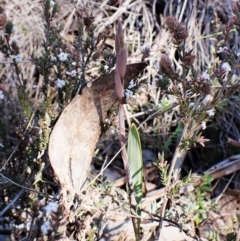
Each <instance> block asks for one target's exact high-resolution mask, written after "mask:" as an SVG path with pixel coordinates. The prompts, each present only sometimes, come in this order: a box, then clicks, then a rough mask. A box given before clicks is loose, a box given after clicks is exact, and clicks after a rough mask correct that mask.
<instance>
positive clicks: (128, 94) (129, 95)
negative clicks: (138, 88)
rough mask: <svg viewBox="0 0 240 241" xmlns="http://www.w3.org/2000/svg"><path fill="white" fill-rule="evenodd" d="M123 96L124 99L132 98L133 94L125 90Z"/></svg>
mask: <svg viewBox="0 0 240 241" xmlns="http://www.w3.org/2000/svg"><path fill="white" fill-rule="evenodd" d="M125 96H126V98H129V97H132V96H133V92H132V91H131V90H129V89H126V90H125Z"/></svg>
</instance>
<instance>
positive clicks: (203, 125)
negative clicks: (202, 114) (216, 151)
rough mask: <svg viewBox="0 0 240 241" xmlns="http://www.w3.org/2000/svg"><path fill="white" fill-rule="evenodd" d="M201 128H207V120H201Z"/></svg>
mask: <svg viewBox="0 0 240 241" xmlns="http://www.w3.org/2000/svg"><path fill="white" fill-rule="evenodd" d="M201 128H202V129H203V130H205V129H206V128H207V127H206V121H202V122H201Z"/></svg>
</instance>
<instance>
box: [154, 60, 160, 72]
mask: <svg viewBox="0 0 240 241" xmlns="http://www.w3.org/2000/svg"><path fill="white" fill-rule="evenodd" d="M153 68H154V70H155V71H156V72H158V71H159V69H160V65H159V61H157V60H156V61H155V62H154V63H153Z"/></svg>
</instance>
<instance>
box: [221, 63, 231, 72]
mask: <svg viewBox="0 0 240 241" xmlns="http://www.w3.org/2000/svg"><path fill="white" fill-rule="evenodd" d="M221 69H222V70H224V71H226V72H229V71H231V66H230V65H229V63H228V62H225V63H223V64H222V66H221Z"/></svg>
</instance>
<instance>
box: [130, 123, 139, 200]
mask: <svg viewBox="0 0 240 241" xmlns="http://www.w3.org/2000/svg"><path fill="white" fill-rule="evenodd" d="M128 160H129V167H130V172H131V175H132V180H133V186H134V193H135V198H136V201H137V203H138V204H139V203H140V202H141V200H142V196H143V193H142V185H143V160H142V147H141V141H140V136H139V132H138V129H137V127H136V126H135V125H134V124H133V125H132V126H131V128H130V130H129V134H128Z"/></svg>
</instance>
